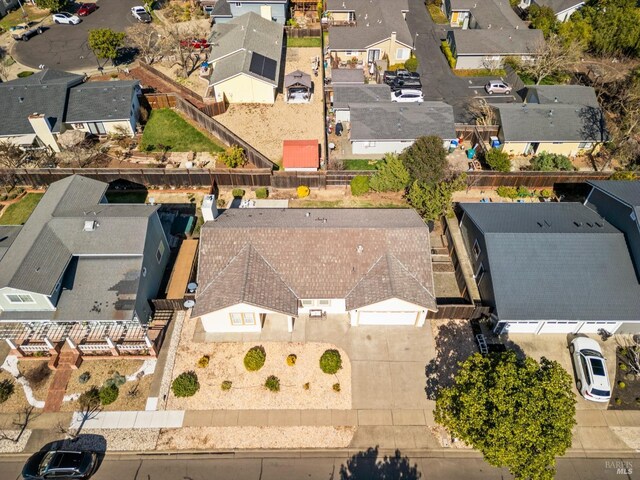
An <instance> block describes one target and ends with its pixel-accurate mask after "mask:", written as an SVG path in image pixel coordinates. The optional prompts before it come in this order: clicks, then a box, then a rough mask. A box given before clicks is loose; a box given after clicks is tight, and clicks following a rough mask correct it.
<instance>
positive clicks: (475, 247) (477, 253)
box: [473, 240, 482, 260]
mask: <svg viewBox="0 0 640 480" xmlns="http://www.w3.org/2000/svg"><path fill="white" fill-rule="evenodd" d="M481 251H482V250H480V245H478V240H476V241H475V242H473V254H474V255H475V257H476V260H477V259H478V257H479V256H480V252H481Z"/></svg>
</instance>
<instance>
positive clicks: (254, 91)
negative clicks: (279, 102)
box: [213, 65, 276, 104]
mask: <svg viewBox="0 0 640 480" xmlns="http://www.w3.org/2000/svg"><path fill="white" fill-rule="evenodd" d="M214 69H215V65H214ZM213 90H214V92H215V97H216V101H217V102H222V101H223V100H224V98H225V97H226V98H227V100H228V101H229V103H267V104H272V103H274V102H275V99H276V89H275V87H274V86H273V85H269V84H268V83H266V82H263V81H261V80H258V79H256V78H254V77H250V76H249V75H245V74H240V75H237V76H235V77H232V78H230V79H228V80H225V81H224V82H220V83H218V84H216V85H215V86H214V87H213Z"/></svg>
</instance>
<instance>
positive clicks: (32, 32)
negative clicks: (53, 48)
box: [11, 27, 44, 42]
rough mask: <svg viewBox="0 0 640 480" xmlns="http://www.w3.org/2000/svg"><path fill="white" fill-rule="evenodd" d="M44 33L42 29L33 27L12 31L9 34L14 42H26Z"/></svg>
mask: <svg viewBox="0 0 640 480" xmlns="http://www.w3.org/2000/svg"><path fill="white" fill-rule="evenodd" d="M42 32H44V28H42V27H33V28H29V29H28V30H14V32H13V33H12V34H11V36H12V37H13V39H14V40H18V41H20V40H21V41H23V42H27V41H29V39H30V38H31V37H35V36H36V35H40V34H41V33H42Z"/></svg>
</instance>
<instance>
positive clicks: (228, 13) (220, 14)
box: [200, 0, 289, 25]
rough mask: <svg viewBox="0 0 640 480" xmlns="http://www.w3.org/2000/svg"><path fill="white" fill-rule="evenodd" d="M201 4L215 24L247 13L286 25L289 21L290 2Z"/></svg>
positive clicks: (206, 0)
mask: <svg viewBox="0 0 640 480" xmlns="http://www.w3.org/2000/svg"><path fill="white" fill-rule="evenodd" d="M200 3H201V5H202V8H203V10H204V11H205V13H208V14H209V15H210V16H211V18H212V19H213V21H214V22H215V23H228V22H229V21H230V20H232V19H234V18H238V17H240V16H242V15H244V14H245V13H249V12H253V13H255V14H257V15H260V16H261V17H263V18H266V19H269V20H272V21H274V22H277V23H279V24H281V25H284V24H285V22H286V21H287V11H288V5H289V0H239V1H236V0H233V1H232V0H216V1H213V0H203V1H201V2H200Z"/></svg>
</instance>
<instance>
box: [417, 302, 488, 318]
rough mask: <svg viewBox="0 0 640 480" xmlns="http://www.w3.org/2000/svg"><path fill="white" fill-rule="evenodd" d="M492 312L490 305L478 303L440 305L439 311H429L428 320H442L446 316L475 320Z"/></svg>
mask: <svg viewBox="0 0 640 480" xmlns="http://www.w3.org/2000/svg"><path fill="white" fill-rule="evenodd" d="M490 313H491V308H490V307H484V306H477V305H438V311H437V312H428V313H427V319H428V320H440V319H444V318H455V319H464V320H473V319H476V318H480V317H482V316H483V315H489V314H490Z"/></svg>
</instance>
